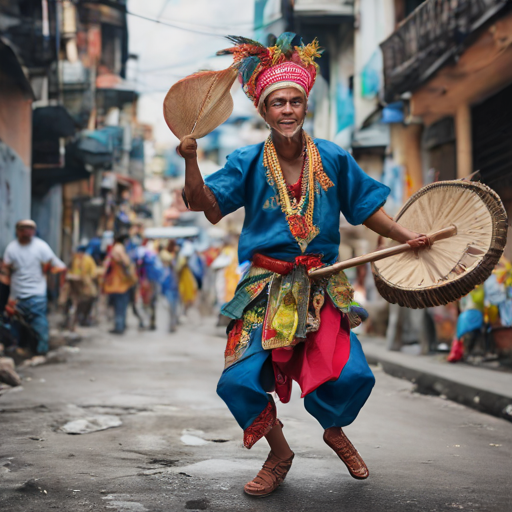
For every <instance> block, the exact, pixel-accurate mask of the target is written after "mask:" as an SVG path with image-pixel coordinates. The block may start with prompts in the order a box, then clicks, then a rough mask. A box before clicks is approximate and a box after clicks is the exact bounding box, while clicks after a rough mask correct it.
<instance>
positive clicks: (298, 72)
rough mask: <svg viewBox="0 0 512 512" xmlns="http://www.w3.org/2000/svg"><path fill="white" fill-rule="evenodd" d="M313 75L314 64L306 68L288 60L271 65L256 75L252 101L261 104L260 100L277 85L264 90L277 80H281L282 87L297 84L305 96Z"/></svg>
mask: <svg viewBox="0 0 512 512" xmlns="http://www.w3.org/2000/svg"><path fill="white" fill-rule="evenodd" d="M315 77H316V68H315V67H314V66H310V67H309V69H306V68H304V67H302V66H299V65H298V64H295V63H294V62H289V61H288V62H283V63H282V64H278V65H277V66H273V67H271V68H269V69H266V70H265V71H263V73H261V75H260V76H259V77H258V79H257V86H256V94H255V98H254V103H255V104H256V105H261V104H262V102H263V101H265V98H266V97H267V96H268V95H269V94H270V93H271V92H273V91H275V90H277V89H278V88H279V87H272V88H271V90H270V89H269V90H268V92H266V90H267V89H268V88H269V87H271V86H272V85H274V84H278V83H279V82H283V87H290V86H291V87H293V86H298V88H299V89H302V91H303V92H304V94H305V95H306V98H307V97H308V96H309V93H310V92H311V89H312V88H313V84H314V83H315Z"/></svg>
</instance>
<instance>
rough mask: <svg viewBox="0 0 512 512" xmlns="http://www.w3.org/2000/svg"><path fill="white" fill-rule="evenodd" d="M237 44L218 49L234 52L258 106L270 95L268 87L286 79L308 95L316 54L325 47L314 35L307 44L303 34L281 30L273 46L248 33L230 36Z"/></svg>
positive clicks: (244, 84) (245, 84)
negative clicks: (246, 34)
mask: <svg viewBox="0 0 512 512" xmlns="http://www.w3.org/2000/svg"><path fill="white" fill-rule="evenodd" d="M228 39H229V40H230V41H232V42H233V43H235V44H236V46H234V47H232V48H227V49H225V50H221V51H219V52H217V55H229V54H231V55H233V59H234V65H235V66H238V70H239V78H240V82H241V83H242V87H243V89H244V92H245V94H246V95H247V96H248V97H249V98H250V99H251V100H252V101H253V102H254V105H255V106H256V107H258V106H259V105H261V102H262V101H263V100H264V98H265V97H266V96H267V95H268V93H267V94H265V92H266V90H267V88H269V87H270V86H274V87H273V90H276V89H277V88H279V87H276V84H278V83H281V82H284V83H285V84H284V85H283V86H287V85H286V82H288V83H289V84H290V85H295V86H299V87H300V88H301V89H302V90H303V92H304V94H305V95H306V96H309V93H310V91H311V89H312V87H313V84H314V83H315V79H316V74H317V71H318V64H317V63H316V62H315V58H318V57H320V56H321V54H322V52H323V50H322V49H321V48H320V47H319V45H318V41H317V40H316V39H315V40H314V41H313V42H312V43H310V44H307V45H305V44H304V42H303V41H302V38H301V37H300V36H298V35H297V34H294V33H293V32H284V33H283V34H281V35H280V36H279V37H278V38H277V41H276V43H275V45H274V46H270V47H268V48H267V47H266V46H264V45H262V44H261V43H258V41H254V40H252V39H247V38H246V37H239V36H228Z"/></svg>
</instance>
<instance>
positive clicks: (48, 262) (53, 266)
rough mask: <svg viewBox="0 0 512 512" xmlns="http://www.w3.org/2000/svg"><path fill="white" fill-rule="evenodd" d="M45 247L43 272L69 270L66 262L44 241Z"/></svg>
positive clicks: (55, 272) (56, 272) (54, 272)
mask: <svg viewBox="0 0 512 512" xmlns="http://www.w3.org/2000/svg"><path fill="white" fill-rule="evenodd" d="M44 244H45V247H44V248H43V257H42V260H43V262H42V267H43V273H45V274H48V273H50V272H51V273H52V274H58V273H60V272H65V271H66V270H67V267H66V264H65V263H64V262H63V261H62V260H61V259H59V258H57V256H56V255H55V253H54V252H53V251H52V250H51V248H50V246H49V245H48V244H47V243H46V242H44Z"/></svg>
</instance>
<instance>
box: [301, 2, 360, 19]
mask: <svg viewBox="0 0 512 512" xmlns="http://www.w3.org/2000/svg"><path fill="white" fill-rule="evenodd" d="M293 11H294V13H295V16H300V17H309V16H315V17H333V16H334V17H339V16H353V15H354V0H295V4H294V8H293Z"/></svg>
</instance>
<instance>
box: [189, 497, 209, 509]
mask: <svg viewBox="0 0 512 512" xmlns="http://www.w3.org/2000/svg"><path fill="white" fill-rule="evenodd" d="M209 505H210V501H209V500H207V499H206V498H201V499H199V500H190V501H187V503H186V504H185V509H187V510H207V509H208V506H209Z"/></svg>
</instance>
